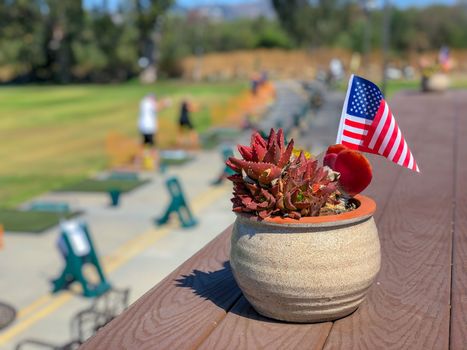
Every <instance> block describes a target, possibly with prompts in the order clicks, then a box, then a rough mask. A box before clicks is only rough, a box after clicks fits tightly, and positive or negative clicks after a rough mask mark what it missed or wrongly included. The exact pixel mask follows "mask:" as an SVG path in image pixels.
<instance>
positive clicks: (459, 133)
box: [451, 92, 467, 350]
mask: <svg viewBox="0 0 467 350" xmlns="http://www.w3.org/2000/svg"><path fill="white" fill-rule="evenodd" d="M453 99H454V101H453V103H454V106H455V109H456V115H455V118H456V119H455V130H456V140H455V144H456V146H457V151H456V152H455V153H454V156H455V159H456V173H455V174H456V177H455V181H456V184H455V194H456V198H455V202H454V203H455V205H456V207H455V208H456V210H455V213H454V215H455V216H454V220H455V221H454V237H453V259H452V261H453V268H452V311H451V349H453V350H460V349H466V347H467V185H466V179H467V138H466V135H467V113H466V111H467V93H466V92H457V93H456V94H455V95H454V97H453Z"/></svg>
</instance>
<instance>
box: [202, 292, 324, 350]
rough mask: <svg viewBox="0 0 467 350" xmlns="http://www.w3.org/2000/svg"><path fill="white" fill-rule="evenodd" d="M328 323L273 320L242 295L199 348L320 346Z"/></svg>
mask: <svg viewBox="0 0 467 350" xmlns="http://www.w3.org/2000/svg"><path fill="white" fill-rule="evenodd" d="M331 325H332V323H331V322H325V323H317V324H293V323H285V322H279V321H274V320H271V319H269V318H266V317H263V316H261V315H259V314H258V313H257V312H256V311H255V310H254V309H253V307H252V306H251V305H250V303H249V302H248V301H247V300H246V299H245V298H244V297H241V298H240V299H239V300H238V301H237V303H236V304H235V306H234V307H233V308H232V310H230V312H229V313H228V315H227V317H226V318H225V319H224V320H223V321H222V322H221V323H220V325H219V326H218V327H217V328H216V329H215V330H214V331H213V333H212V334H211V335H210V336H209V337H208V338H207V339H206V340H205V341H204V343H203V344H201V346H200V348H199V349H204V350H212V349H225V350H228V349H232V350H238V349H242V350H248V349H251V350H260V349H304V348H306V349H310V350H312V349H322V347H323V344H324V342H325V340H326V337H327V335H328V333H329V330H330V329H331Z"/></svg>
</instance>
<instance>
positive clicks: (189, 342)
mask: <svg viewBox="0 0 467 350" xmlns="http://www.w3.org/2000/svg"><path fill="white" fill-rule="evenodd" d="M230 235H231V228H229V229H227V230H226V231H224V232H223V233H222V234H221V235H219V236H218V237H217V238H215V239H214V240H213V241H211V242H210V243H209V244H208V245H207V246H206V247H204V248H203V249H202V250H200V251H199V252H198V253H196V254H195V255H194V256H193V257H191V258H190V259H189V260H187V261H186V262H185V263H184V264H183V265H181V266H180V267H179V268H178V269H177V270H175V271H174V272H173V273H171V274H170V275H169V276H168V277H167V278H165V279H164V280H163V281H162V282H161V283H159V284H158V285H156V286H155V287H154V288H153V289H151V290H150V291H149V292H147V293H146V294H145V295H144V296H143V297H141V298H140V299H139V300H138V301H136V302H135V303H134V304H133V305H131V306H130V308H129V309H128V310H126V311H125V312H124V313H123V314H122V315H120V316H119V317H117V318H116V319H115V320H114V321H112V322H111V323H110V324H108V325H107V326H106V327H104V328H103V329H102V330H100V331H99V332H98V333H97V334H96V335H95V336H94V337H92V338H91V339H90V340H89V341H87V342H86V343H85V344H84V345H83V347H82V349H93V350H94V349H138V350H142V349H193V348H196V347H197V346H198V345H199V344H200V343H201V342H202V341H203V340H204V339H205V338H206V337H207V335H208V334H209V333H211V332H212V330H213V329H214V328H215V327H216V325H217V324H218V323H219V322H220V321H221V320H222V318H224V317H225V315H226V310H229V309H230V308H231V307H232V306H233V305H234V303H235V302H236V301H237V300H238V298H239V297H240V290H239V289H238V287H237V285H236V283H235V281H234V279H233V276H232V273H231V271H230V266H229V265H228V254H229V249H230Z"/></svg>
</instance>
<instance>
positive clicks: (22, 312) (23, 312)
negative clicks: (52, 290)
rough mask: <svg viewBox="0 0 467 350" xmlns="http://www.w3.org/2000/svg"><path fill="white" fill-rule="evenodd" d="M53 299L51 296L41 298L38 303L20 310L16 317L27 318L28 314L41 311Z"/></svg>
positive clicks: (35, 302)
mask: <svg viewBox="0 0 467 350" xmlns="http://www.w3.org/2000/svg"><path fill="white" fill-rule="evenodd" d="M51 299H52V296H51V294H47V295H43V296H41V297H40V298H38V299H37V300H36V301H34V302H32V303H31V304H29V305H28V306H26V307H25V308H23V309H21V310H19V311H18V313H17V314H16V317H17V318H23V317H26V316H27V315H28V314H30V313H32V312H34V311H36V309H39V308H40V307H42V306H43V305H44V304H46V303H48V302H49V301H50V300H51Z"/></svg>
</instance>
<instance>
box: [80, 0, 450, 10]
mask: <svg viewBox="0 0 467 350" xmlns="http://www.w3.org/2000/svg"><path fill="white" fill-rule="evenodd" d="M101 1H102V0H84V4H85V6H86V7H88V8H91V7H93V5H94V4H99V3H101ZM107 1H108V4H109V7H110V8H111V9H115V8H116V7H117V5H118V4H119V3H120V2H121V1H125V0H107ZM176 1H177V4H178V5H181V6H183V7H195V6H199V5H212V4H216V5H217V4H236V3H242V2H252V1H254V0H251V1H248V0H176ZM383 1H384V0H376V3H377V4H382V3H383ZM455 2H456V0H390V3H392V4H394V5H397V6H399V7H409V6H426V5H431V4H445V5H453V4H454V3H455Z"/></svg>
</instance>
